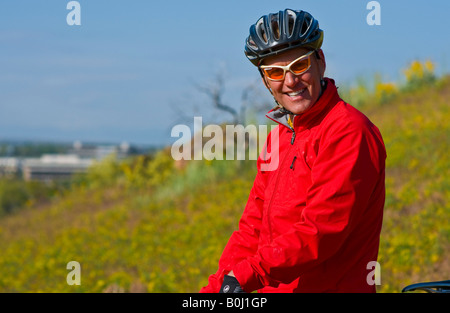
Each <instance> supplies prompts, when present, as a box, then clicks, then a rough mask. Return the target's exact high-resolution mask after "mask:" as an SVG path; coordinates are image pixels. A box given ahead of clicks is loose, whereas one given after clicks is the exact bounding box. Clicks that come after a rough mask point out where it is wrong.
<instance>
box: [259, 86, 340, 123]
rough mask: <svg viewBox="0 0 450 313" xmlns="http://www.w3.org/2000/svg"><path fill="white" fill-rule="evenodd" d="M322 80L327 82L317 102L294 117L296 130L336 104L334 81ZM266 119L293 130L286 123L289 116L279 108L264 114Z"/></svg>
mask: <svg viewBox="0 0 450 313" xmlns="http://www.w3.org/2000/svg"><path fill="white" fill-rule="evenodd" d="M324 79H325V81H326V82H327V87H326V89H325V91H324V92H323V93H322V95H321V96H320V98H319V100H317V101H316V103H314V104H313V106H312V107H311V108H309V109H308V110H307V111H306V112H304V113H301V114H296V115H294V123H293V125H294V128H297V127H298V126H303V127H306V126H307V124H309V122H310V121H311V120H314V119H315V118H316V117H317V116H319V115H321V114H320V113H322V112H324V111H328V110H327V109H330V108H331V106H334V104H336V103H337V102H338V100H339V95H338V93H337V88H336V85H335V83H334V80H333V79H331V78H324ZM333 100H334V101H333ZM266 117H267V118H269V119H271V120H272V121H274V122H277V123H278V124H281V125H283V126H285V127H287V128H289V129H290V130H294V129H293V128H292V127H291V126H290V125H289V123H288V119H289V114H288V113H287V112H285V111H284V110H281V109H280V108H279V107H276V108H274V109H272V110H270V111H269V112H268V113H267V114H266Z"/></svg>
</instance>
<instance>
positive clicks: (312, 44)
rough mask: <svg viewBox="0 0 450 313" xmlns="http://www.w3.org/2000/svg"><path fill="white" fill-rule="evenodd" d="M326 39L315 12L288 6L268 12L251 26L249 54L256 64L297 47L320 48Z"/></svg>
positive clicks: (247, 45)
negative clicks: (310, 12)
mask: <svg viewBox="0 0 450 313" xmlns="http://www.w3.org/2000/svg"><path fill="white" fill-rule="evenodd" d="M322 42H323V31H322V30H321V29H320V28H319V22H318V21H317V20H316V19H314V17H313V16H312V15H311V14H309V13H308V12H305V11H294V10H291V9H286V10H284V11H279V12H278V13H271V14H268V15H264V16H262V17H261V18H259V19H258V21H257V22H256V23H255V24H253V25H252V26H250V35H249V36H248V38H247V40H246V43H245V55H246V56H247V58H248V59H249V60H250V61H251V62H252V63H253V64H254V65H255V66H259V65H260V64H261V62H262V60H263V59H264V58H266V57H268V56H271V55H276V54H278V53H281V52H284V51H287V50H290V49H293V48H297V47H302V48H309V49H312V50H316V49H319V48H320V47H321V46H322Z"/></svg>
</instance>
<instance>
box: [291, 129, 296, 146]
mask: <svg viewBox="0 0 450 313" xmlns="http://www.w3.org/2000/svg"><path fill="white" fill-rule="evenodd" d="M294 140H295V131H292V137H291V145H293V144H294Z"/></svg>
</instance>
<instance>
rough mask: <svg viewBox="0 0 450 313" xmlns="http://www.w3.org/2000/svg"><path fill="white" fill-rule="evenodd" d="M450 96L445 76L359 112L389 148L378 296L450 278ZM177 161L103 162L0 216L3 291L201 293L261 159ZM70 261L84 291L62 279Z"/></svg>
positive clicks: (0, 282) (161, 157)
mask: <svg viewBox="0 0 450 313" xmlns="http://www.w3.org/2000/svg"><path fill="white" fill-rule="evenodd" d="M449 98H450V81H449V80H446V81H445V83H442V84H441V86H440V87H433V88H424V89H421V90H418V91H416V92H415V93H409V94H402V95H400V96H398V97H397V98H396V99H394V100H393V101H392V102H390V103H386V104H384V105H382V106H379V105H378V106H367V107H364V108H362V109H361V110H362V111H363V112H365V113H366V114H367V115H368V116H369V117H370V118H371V119H372V120H373V121H374V122H375V124H377V125H378V126H379V128H380V130H381V131H382V134H383V136H384V139H385V143H386V147H387V151H388V161H387V178H386V182H387V198H386V210H385V218H384V225H383V230H382V241H381V249H380V259H379V262H380V264H381V286H379V288H378V290H379V291H381V292H389V291H394V292H395V291H399V290H401V288H402V287H404V286H405V285H406V284H409V283H414V282H418V281H427V280H440V279H449V278H450V268H449V265H448V262H447V258H448V256H449V252H450V225H449V224H448V220H449V216H450V206H449V201H448V199H449V190H450V178H449V177H450V175H449V174H450V173H449V164H448V147H449V140H450V138H449V133H450V131H449V123H448V120H449V118H450V110H449V108H450V106H449V104H448V102H449ZM172 163H173V162H172V161H171V160H170V157H167V156H165V155H163V154H160V155H159V156H158V157H157V158H156V159H155V160H153V161H150V162H147V163H146V162H144V160H143V159H139V160H138V161H136V162H135V163H134V164H133V165H130V164H123V165H121V166H115V165H111V164H106V165H105V164H104V165H102V166H103V167H100V168H98V169H97V170H96V171H93V173H92V174H91V175H90V176H89V179H88V180H87V181H85V182H84V183H82V184H80V185H79V186H78V187H76V188H74V189H73V190H71V191H70V192H67V193H66V194H64V195H62V196H60V197H59V198H57V199H55V200H54V201H53V202H52V203H51V204H46V205H42V206H38V205H37V206H35V207H32V208H29V209H26V210H23V211H21V212H20V213H17V214H15V215H12V216H7V217H4V218H2V219H0V251H2V253H1V254H0V291H2V292H5V291H8V292H11V291H12V292H16V291H18V292H34V291H45V292H54V291H58V292H100V291H104V290H109V291H111V290H114V289H115V290H125V291H148V292H195V291H197V290H198V289H199V288H200V287H201V286H203V285H204V284H205V283H206V280H207V276H208V275H209V274H211V273H212V272H215V270H216V267H217V261H218V258H219V256H220V253H221V251H222V249H223V246H224V244H225V243H226V240H227V239H228V237H229V236H230V234H231V232H232V231H233V229H234V228H235V227H236V226H237V222H238V218H239V216H240V214H241V212H242V209H243V207H244V205H245V202H246V200H247V197H248V192H249V190H250V188H251V184H252V180H253V177H254V174H255V170H254V162H253V161H251V162H246V163H243V164H237V163H235V162H230V161H215V162H195V163H191V164H190V165H189V166H188V167H187V168H185V169H183V170H177V169H176V168H174V167H173V164H172ZM143 173H146V174H145V175H144V174H143ZM155 173H158V175H159V176H156V174H155ZM72 260H74V261H78V262H79V263H80V264H81V285H80V286H69V285H68V284H67V283H66V276H67V274H68V273H69V270H67V269H66V264H67V263H68V262H69V261H72Z"/></svg>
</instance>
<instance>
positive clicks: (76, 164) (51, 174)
mask: <svg viewBox="0 0 450 313" xmlns="http://www.w3.org/2000/svg"><path fill="white" fill-rule="evenodd" d="M92 162H93V160H92V159H82V158H80V157H79V156H77V155H74V154H44V155H43V156H41V157H40V158H26V159H24V160H23V161H22V172H23V178H24V179H25V180H39V181H53V180H65V179H69V178H70V177H71V176H72V175H73V174H75V173H83V172H86V170H87V169H88V167H89V166H91V164H92Z"/></svg>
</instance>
